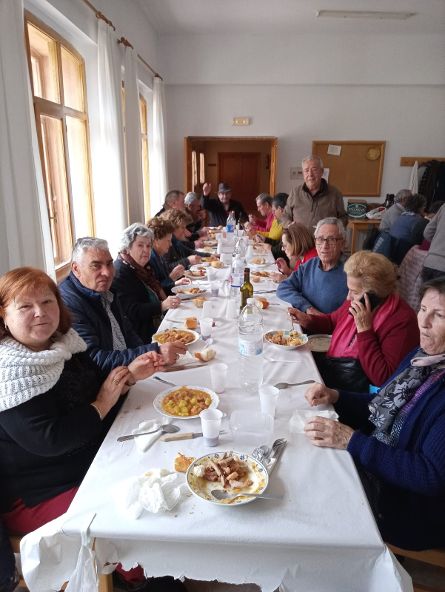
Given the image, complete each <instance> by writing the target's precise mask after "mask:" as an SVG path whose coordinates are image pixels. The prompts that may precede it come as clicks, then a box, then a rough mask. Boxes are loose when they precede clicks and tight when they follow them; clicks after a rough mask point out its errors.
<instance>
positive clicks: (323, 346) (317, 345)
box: [308, 334, 332, 352]
mask: <svg viewBox="0 0 445 592" xmlns="http://www.w3.org/2000/svg"><path fill="white" fill-rule="evenodd" d="M331 339H332V335H321V334H320V335H309V337H308V341H309V347H310V349H311V351H313V352H327V351H328V349H329V346H330V345H331Z"/></svg>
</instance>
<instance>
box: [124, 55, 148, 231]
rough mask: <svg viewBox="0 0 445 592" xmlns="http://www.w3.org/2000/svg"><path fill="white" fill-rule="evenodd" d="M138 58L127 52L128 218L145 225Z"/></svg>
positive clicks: (126, 147) (126, 137)
mask: <svg viewBox="0 0 445 592" xmlns="http://www.w3.org/2000/svg"><path fill="white" fill-rule="evenodd" d="M136 60H137V54H136V53H135V51H134V49H133V48H131V47H126V48H125V60H124V68H125V70H124V72H125V73H124V76H125V78H124V81H125V152H126V164H127V195H128V217H129V221H130V223H133V222H145V216H144V188H143V184H142V154H141V120H140V115H139V90H138V81H137V63H136Z"/></svg>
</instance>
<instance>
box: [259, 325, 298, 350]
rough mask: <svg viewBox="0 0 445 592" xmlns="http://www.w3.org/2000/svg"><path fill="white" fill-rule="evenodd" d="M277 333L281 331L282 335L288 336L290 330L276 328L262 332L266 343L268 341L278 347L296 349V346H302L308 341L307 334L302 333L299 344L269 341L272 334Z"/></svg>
mask: <svg viewBox="0 0 445 592" xmlns="http://www.w3.org/2000/svg"><path fill="white" fill-rule="evenodd" d="M277 333H281V334H283V336H284V337H288V335H289V333H290V331H289V330H285V329H278V330H276V331H268V332H267V333H265V334H264V339H265V341H266V343H270V344H271V345H274V346H275V347H278V348H280V349H297V348H298V347H302V346H303V345H306V343H307V342H308V336H307V335H305V334H304V333H300V335H301V339H302V341H301V343H300V344H299V345H280V344H279V343H273V342H272V341H270V338H271V337H273V336H274V335H276V334H277Z"/></svg>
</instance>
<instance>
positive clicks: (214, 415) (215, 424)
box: [199, 409, 223, 446]
mask: <svg viewBox="0 0 445 592" xmlns="http://www.w3.org/2000/svg"><path fill="white" fill-rule="evenodd" d="M222 416H223V413H222V411H220V410H219V409H204V411H201V413H200V414H199V417H200V419H201V430H202V435H203V436H204V444H205V445H206V446H218V442H219V432H220V431H221V420H222Z"/></svg>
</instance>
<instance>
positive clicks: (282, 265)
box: [275, 257, 292, 275]
mask: <svg viewBox="0 0 445 592" xmlns="http://www.w3.org/2000/svg"><path fill="white" fill-rule="evenodd" d="M275 263H276V265H277V267H278V269H279V271H281V273H283V274H284V275H290V274H291V273H292V269H291V268H290V267H289V265H288V264H287V263H286V260H285V259H283V257H278V259H277V260H276V261H275Z"/></svg>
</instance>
